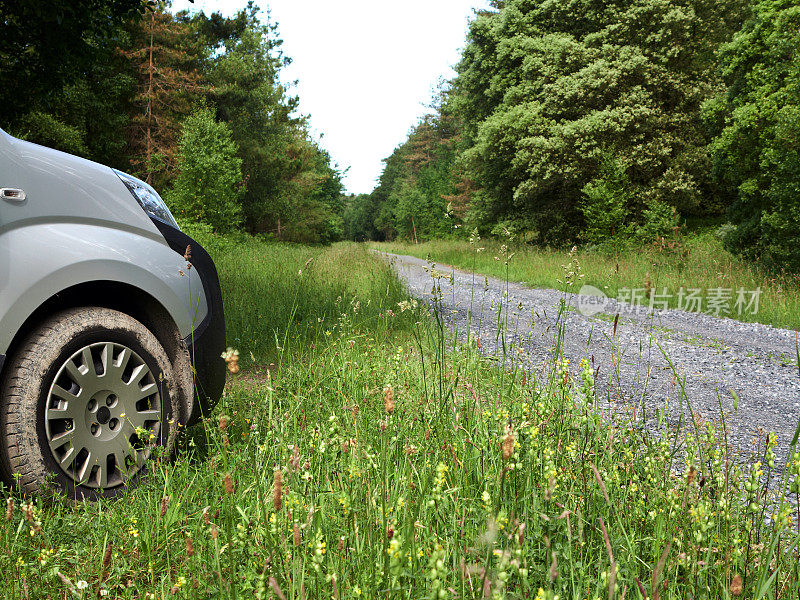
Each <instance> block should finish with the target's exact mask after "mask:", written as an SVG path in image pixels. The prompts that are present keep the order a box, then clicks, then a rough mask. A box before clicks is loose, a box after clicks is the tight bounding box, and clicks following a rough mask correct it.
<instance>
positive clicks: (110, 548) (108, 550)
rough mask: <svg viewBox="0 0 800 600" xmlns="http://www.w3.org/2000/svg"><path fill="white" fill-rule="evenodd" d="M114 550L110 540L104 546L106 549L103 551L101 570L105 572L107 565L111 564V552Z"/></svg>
mask: <svg viewBox="0 0 800 600" xmlns="http://www.w3.org/2000/svg"><path fill="white" fill-rule="evenodd" d="M113 550H114V544H112V543H111V542H109V543H108V545H107V546H106V551H105V552H104V553H103V572H104V573H105V572H106V570H107V569H108V567H109V565H111V553H112V552H113Z"/></svg>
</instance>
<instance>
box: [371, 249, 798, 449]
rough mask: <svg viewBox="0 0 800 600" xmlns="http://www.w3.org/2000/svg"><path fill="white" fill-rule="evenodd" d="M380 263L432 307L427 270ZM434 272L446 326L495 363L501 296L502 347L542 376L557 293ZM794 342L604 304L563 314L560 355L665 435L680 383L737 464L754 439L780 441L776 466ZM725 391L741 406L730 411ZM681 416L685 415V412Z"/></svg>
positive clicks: (789, 425) (760, 328) (792, 422)
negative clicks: (718, 423)
mask: <svg viewBox="0 0 800 600" xmlns="http://www.w3.org/2000/svg"><path fill="white" fill-rule="evenodd" d="M382 254H383V255H384V256H385V257H386V259H387V260H389V261H391V263H392V265H393V267H394V269H395V270H396V272H397V274H398V275H399V276H400V278H401V280H402V281H403V282H404V283H405V285H406V287H407V288H408V290H409V292H410V293H411V294H412V295H413V296H414V297H416V298H419V299H420V300H423V301H425V302H429V301H430V300H431V298H432V297H431V287H432V284H433V280H432V279H431V274H430V272H429V269H426V267H428V266H429V264H428V262H427V261H424V260H422V259H419V258H415V257H411V256H404V255H396V254H388V253H382ZM436 269H437V270H438V271H440V272H443V273H445V274H446V275H447V276H448V277H449V276H450V275H451V274H452V275H453V281H454V285H452V286H451V284H450V281H449V279H447V278H445V279H439V280H438V282H439V284H440V286H441V291H442V294H443V299H442V303H443V307H444V309H445V313H446V316H447V319H448V320H449V319H450V314H449V313H452V317H453V319H454V321H455V325H456V326H457V328H458V331H459V335H460V336H462V338H463V337H465V335H466V329H467V324H468V323H469V326H470V328H471V330H472V336H473V337H476V336H477V337H480V339H481V348H482V351H483V352H484V354H486V355H488V356H491V355H493V354H495V350H496V348H495V340H496V338H497V333H498V314H497V307H498V306H499V305H500V299H501V297H502V294H503V293H504V292H505V291H506V290H507V292H508V301H507V303H508V306H510V307H511V312H509V313H508V314H507V315H504V319H503V320H505V321H506V324H505V325H500V328H501V329H505V332H504V333H505V338H506V340H507V341H508V340H515V343H514V346H515V348H514V352H513V354H514V355H515V357H518V359H519V360H521V361H522V362H523V363H524V364H526V365H527V366H528V367H529V368H532V369H536V370H539V369H543V368H546V367H547V362H548V360H549V357H550V356H551V352H549V350H550V349H551V348H552V347H553V344H554V332H555V325H556V319H557V315H558V312H559V306H560V301H561V298H562V297H563V293H562V292H560V291H558V290H552V289H532V288H528V287H524V286H523V285H520V284H517V283H508V284H507V283H506V282H504V281H502V280H500V279H495V278H492V277H488V278H484V276H483V275H478V274H476V275H474V276H473V275H472V274H471V273H466V272H463V271H459V270H453V269H452V268H451V267H448V266H446V265H437V266H436ZM487 284H488V289H487ZM454 298H455V301H454ZM583 298H584V299H585V297H583ZM579 300H580V299H579V297H578V296H577V295H574V294H568V295H567V302H568V303H569V304H570V305H571V306H572V307H575V306H576V304H577V302H578V301H579ZM520 305H521V308H518V307H519V306H520ZM504 312H505V311H504ZM617 314H619V318H618V322H617V326H616V332H614V319H615V317H616V315H617ZM797 340H798V333H797V332H795V331H792V330H787V329H776V328H774V327H770V326H767V325H761V324H756V323H742V322H739V321H734V320H732V319H727V318H717V317H713V316H710V315H706V314H702V313H690V312H685V311H680V310H672V309H668V310H653V311H650V310H648V309H645V308H636V307H632V306H630V305H628V304H625V303H620V302H617V301H615V300H611V299H607V300H606V301H605V304H604V305H603V308H602V311H601V312H599V313H597V314H594V315H586V314H582V312H579V311H578V310H575V309H571V310H568V311H567V312H566V330H565V337H564V342H563V346H562V348H563V354H564V356H565V357H566V358H569V359H570V362H571V364H572V370H573V372H575V369H576V368H577V364H578V363H579V361H580V360H581V359H582V358H586V359H588V360H590V361H593V365H594V366H595V368H597V369H599V370H598V372H597V374H596V376H595V380H596V381H597V384H598V387H599V388H601V389H602V390H603V391H604V393H605V391H607V390H609V388H610V391H611V397H612V398H614V399H615V400H616V401H617V402H621V403H622V404H625V405H628V406H639V405H641V402H642V399H644V407H645V410H646V411H647V413H648V416H651V415H655V414H656V410H657V409H660V410H662V411H664V412H663V414H664V415H666V416H667V418H668V419H669V423H670V424H671V425H675V424H677V423H678V422H679V416H680V410H681V409H680V402H679V400H680V398H681V386H680V383H679V379H680V378H683V377H685V389H686V397H688V400H689V402H690V403H691V408H692V410H693V411H694V413H695V414H700V415H702V416H703V417H704V418H706V419H715V420H717V419H719V418H720V416H721V414H720V410H721V409H722V411H724V414H725V420H726V424H727V426H728V430H729V443H730V444H731V446H732V448H734V449H736V450H738V452H740V453H741V455H742V458H745V457H746V456H747V455H748V454H750V453H751V452H752V451H753V440H754V437H755V436H756V435H757V433H758V431H759V429H761V430H762V431H764V432H775V433H776V434H777V435H778V446H777V448H776V454H777V455H778V458H779V461H780V463H783V462H784V460H785V455H786V452H787V450H788V447H789V443H790V441H791V438H792V436H793V434H794V431H795V428H796V426H797V422H798V419H799V418H800V376H799V375H798V368H797V364H796V346H795V344H796V343H797ZM659 345H660V346H661V348H663V352H662V350H661V349H660V348H659ZM612 346H613V348H614V357H615V359H616V360H615V361H614V363H612V359H611V354H612V352H611V351H612ZM519 348H522V349H523V351H522V352H521V353H520V352H519ZM665 354H666V356H667V357H668V358H669V360H670V361H671V362H672V365H673V366H674V369H675V371H673V368H672V367H670V365H669V362H668V361H667V359H666V358H665V356H664V355H665ZM612 364H616V365H617V368H612ZM675 372H677V373H678V375H679V377H676V376H675ZM731 390H733V391H734V392H735V393H736V394H737V395H738V397H739V405H738V410H736V411H734V398H733V395H732V394H731ZM684 412H685V413H686V414H688V411H686V408H685V405H684ZM762 448H763V442H762Z"/></svg>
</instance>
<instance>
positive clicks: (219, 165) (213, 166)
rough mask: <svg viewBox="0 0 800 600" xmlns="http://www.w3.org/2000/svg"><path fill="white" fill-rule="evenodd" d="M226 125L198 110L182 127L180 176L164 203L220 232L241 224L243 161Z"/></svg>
mask: <svg viewBox="0 0 800 600" xmlns="http://www.w3.org/2000/svg"><path fill="white" fill-rule="evenodd" d="M236 151H237V150H236V143H235V142H234V141H233V139H232V137H231V130H230V128H229V127H228V125H226V124H225V123H220V122H218V121H216V120H215V118H214V113H213V111H212V110H210V109H208V108H201V109H199V110H197V111H196V112H194V113H193V114H191V115H190V116H189V117H188V118H187V119H186V121H185V122H184V124H183V133H182V135H181V142H180V155H179V157H178V168H179V169H180V174H179V175H178V177H177V179H176V180H175V186H174V187H173V189H172V191H171V192H169V193H168V194H166V201H167V203H168V204H169V205H170V208H171V209H172V210H173V211H174V212H175V214H176V216H178V217H180V218H184V219H189V220H192V221H198V222H201V223H206V224H208V225H210V226H211V227H212V228H213V229H215V230H216V231H220V232H228V231H231V230H234V229H236V228H237V227H239V225H240V224H241V222H242V206H241V197H242V193H243V191H244V190H243V186H242V161H241V159H239V158H238V157H237V156H236Z"/></svg>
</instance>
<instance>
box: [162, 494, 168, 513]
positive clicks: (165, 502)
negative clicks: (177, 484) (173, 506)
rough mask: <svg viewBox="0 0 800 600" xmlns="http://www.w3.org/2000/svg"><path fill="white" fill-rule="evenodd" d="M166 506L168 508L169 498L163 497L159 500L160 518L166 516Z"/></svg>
mask: <svg viewBox="0 0 800 600" xmlns="http://www.w3.org/2000/svg"><path fill="white" fill-rule="evenodd" d="M168 506H169V496H164V497H163V498H162V499H161V516H162V517H163V516H164V515H166V514H167V507H168Z"/></svg>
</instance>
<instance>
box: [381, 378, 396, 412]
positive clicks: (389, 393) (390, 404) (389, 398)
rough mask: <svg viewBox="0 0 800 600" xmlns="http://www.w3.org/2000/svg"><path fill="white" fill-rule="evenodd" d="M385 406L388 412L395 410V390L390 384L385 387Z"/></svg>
mask: <svg viewBox="0 0 800 600" xmlns="http://www.w3.org/2000/svg"><path fill="white" fill-rule="evenodd" d="M383 408H384V409H385V410H386V413H387V414H392V413H393V412H394V391H393V390H392V386H390V385H387V386H386V387H385V388H383Z"/></svg>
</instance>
